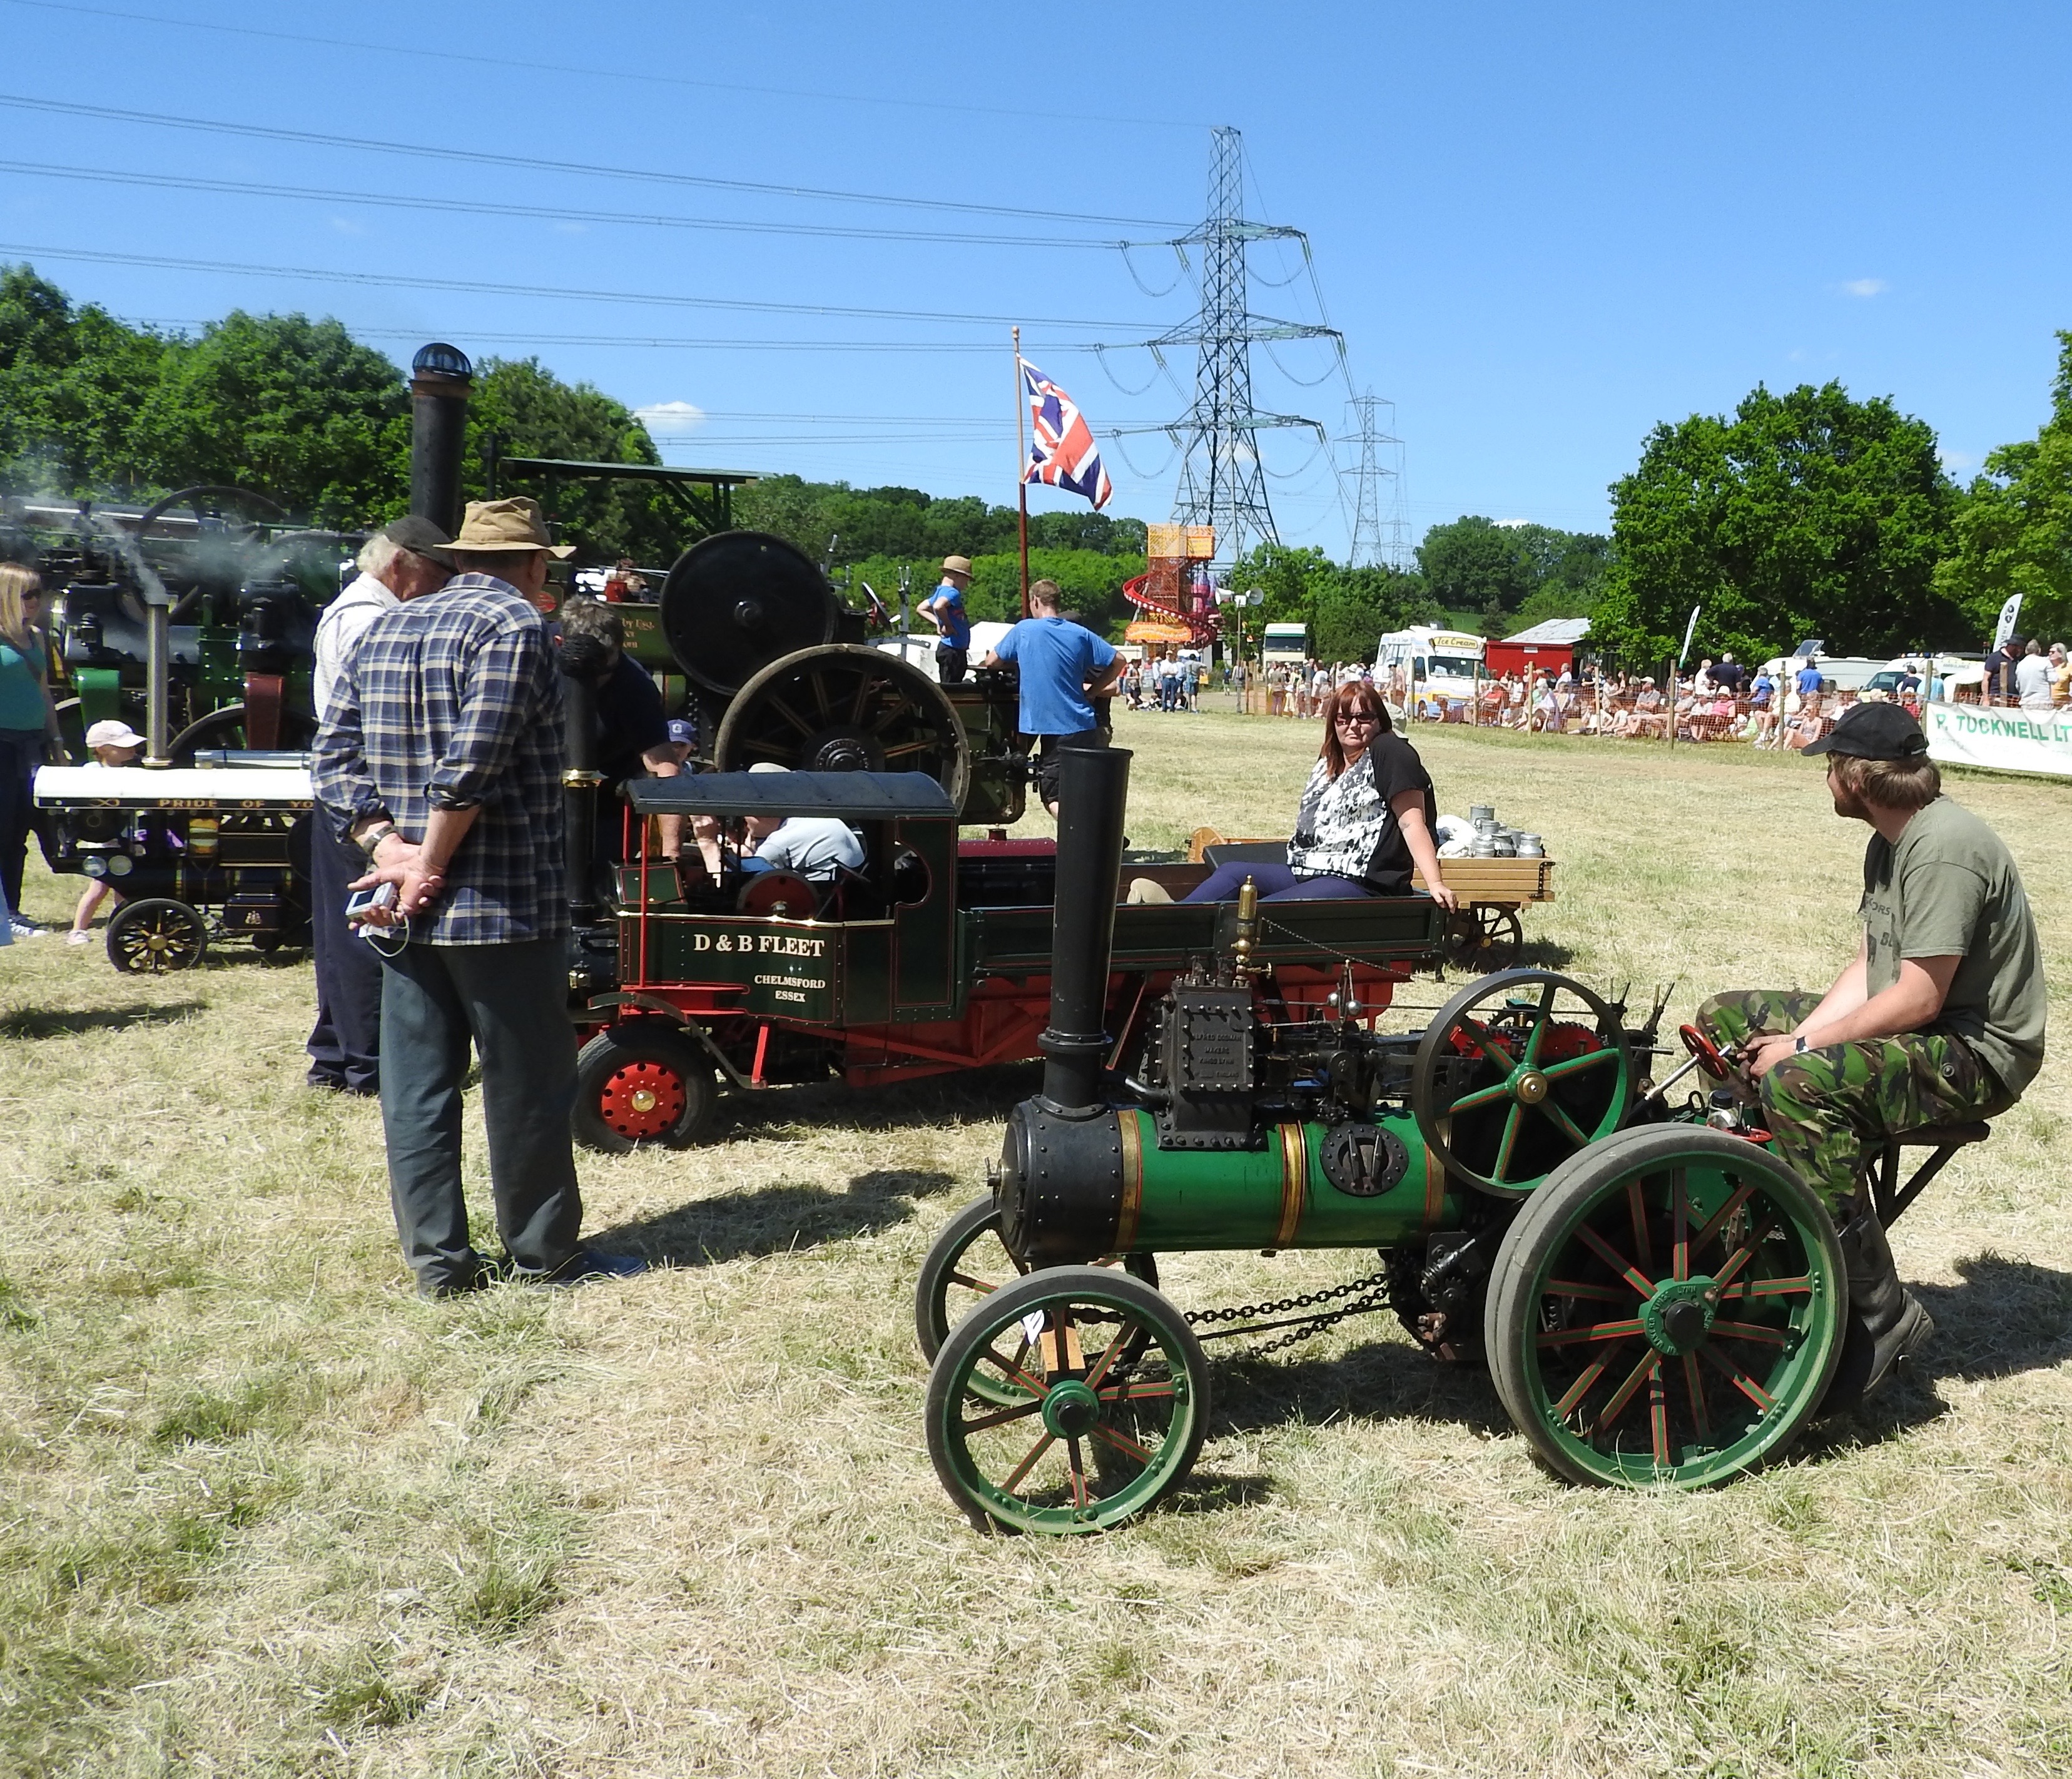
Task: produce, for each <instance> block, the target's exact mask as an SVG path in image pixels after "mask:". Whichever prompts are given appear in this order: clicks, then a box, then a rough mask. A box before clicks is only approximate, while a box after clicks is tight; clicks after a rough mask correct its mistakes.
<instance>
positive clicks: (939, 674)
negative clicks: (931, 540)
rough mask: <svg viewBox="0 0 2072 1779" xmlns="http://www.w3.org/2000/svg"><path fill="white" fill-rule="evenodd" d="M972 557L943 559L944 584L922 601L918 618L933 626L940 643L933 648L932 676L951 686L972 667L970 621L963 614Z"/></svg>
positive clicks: (969, 582)
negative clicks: (933, 665) (924, 619)
mask: <svg viewBox="0 0 2072 1779" xmlns="http://www.w3.org/2000/svg"><path fill="white" fill-rule="evenodd" d="M971 577H972V565H971V558H970V557H968V556H946V557H943V584H942V585H940V586H939V587H938V588H936V589H935V591H934V592H933V593H931V594H929V595H928V597H927V598H925V599H923V601H922V602H921V606H920V610H921V615H922V616H923V617H924V618H927V619H928V620H929V622H931V623H932V624H934V625H935V633H936V634H937V635H939V636H940V637H941V638H942V641H940V642H939V643H937V644H936V645H935V677H936V678H937V679H938V680H940V681H941V682H942V683H943V684H944V685H946V686H953V685H955V684H957V682H958V681H959V680H962V679H963V678H964V671H965V669H966V668H968V666H969V665H970V664H971V618H969V616H968V615H967V614H966V613H965V611H964V589H965V588H966V587H968V586H969V585H971Z"/></svg>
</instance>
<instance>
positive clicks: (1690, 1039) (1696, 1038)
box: [1676, 1025, 1733, 1081]
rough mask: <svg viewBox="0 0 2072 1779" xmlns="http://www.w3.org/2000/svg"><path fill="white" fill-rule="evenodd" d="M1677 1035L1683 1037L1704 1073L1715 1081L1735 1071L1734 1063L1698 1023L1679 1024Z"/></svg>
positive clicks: (1685, 1045) (1694, 1059)
mask: <svg viewBox="0 0 2072 1779" xmlns="http://www.w3.org/2000/svg"><path fill="white" fill-rule="evenodd" d="M1676 1035H1677V1036H1678V1037H1680V1038H1681V1039H1683V1048H1684V1049H1685V1050H1688V1051H1689V1052H1690V1053H1691V1055H1692V1060H1693V1061H1695V1062H1696V1063H1697V1065H1698V1067H1699V1070H1700V1072H1701V1073H1702V1074H1708V1075H1710V1076H1711V1077H1712V1078H1713V1079H1714V1080H1715V1081H1724V1080H1725V1079H1726V1078H1727V1077H1728V1076H1729V1075H1730V1074H1733V1064H1732V1063H1731V1062H1728V1060H1727V1058H1726V1055H1725V1052H1724V1051H1722V1050H1720V1046H1718V1045H1716V1044H1715V1043H1714V1042H1712V1039H1710V1038H1709V1037H1706V1035H1705V1034H1704V1033H1703V1032H1701V1031H1700V1030H1699V1029H1698V1028H1697V1027H1696V1025H1679V1026H1678V1027H1677V1028H1676Z"/></svg>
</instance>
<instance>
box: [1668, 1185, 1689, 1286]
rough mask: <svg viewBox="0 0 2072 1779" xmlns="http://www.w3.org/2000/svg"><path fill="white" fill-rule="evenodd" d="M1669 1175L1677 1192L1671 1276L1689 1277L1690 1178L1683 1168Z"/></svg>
mask: <svg viewBox="0 0 2072 1779" xmlns="http://www.w3.org/2000/svg"><path fill="white" fill-rule="evenodd" d="M1670 1179H1671V1181H1673V1182H1674V1183H1675V1194H1676V1198H1675V1210H1674V1211H1673V1212H1672V1213H1671V1223H1672V1229H1673V1233H1672V1234H1671V1236H1670V1247H1669V1252H1670V1261H1671V1264H1670V1274H1669V1276H1671V1278H1672V1279H1688V1278H1689V1277H1690V1276H1691V1192H1690V1179H1689V1177H1688V1175H1687V1174H1686V1173H1684V1171H1683V1169H1681V1168H1679V1169H1676V1170H1675V1173H1671V1175H1670Z"/></svg>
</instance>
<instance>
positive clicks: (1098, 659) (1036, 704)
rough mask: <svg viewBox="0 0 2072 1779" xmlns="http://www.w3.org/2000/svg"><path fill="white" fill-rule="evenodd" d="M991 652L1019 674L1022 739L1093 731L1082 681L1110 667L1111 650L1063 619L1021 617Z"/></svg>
mask: <svg viewBox="0 0 2072 1779" xmlns="http://www.w3.org/2000/svg"><path fill="white" fill-rule="evenodd" d="M993 653H994V654H996V655H998V656H999V657H1000V658H1001V660H1003V661H1012V662H1013V663H1014V664H1016V666H1017V667H1018V668H1020V669H1021V671H1022V714H1021V718H1020V725H1021V729H1022V733H1023V734H1025V735H1078V734H1080V733H1083V732H1084V731H1085V730H1087V729H1091V728H1092V727H1093V726H1094V707H1093V705H1092V704H1091V701H1089V700H1088V699H1087V693H1086V684H1087V680H1091V679H1094V678H1096V677H1097V676H1100V674H1102V673H1104V672H1107V671H1108V668H1111V667H1112V666H1113V665H1114V664H1115V651H1114V650H1113V649H1112V648H1111V647H1108V644H1107V643H1104V642H1103V641H1102V640H1101V639H1100V638H1099V637H1098V636H1096V635H1094V633H1093V632H1092V631H1090V630H1086V629H1083V628H1082V627H1080V626H1079V625H1077V624H1068V623H1067V622H1065V620H1064V619H1063V618H1023V619H1022V622H1020V623H1018V624H1017V625H1016V626H1015V627H1014V628H1013V629H1012V630H1010V631H1009V632H1008V633H1007V634H1006V635H1005V636H1003V637H1001V639H1000V641H999V642H998V643H997V644H996V645H995V646H994V648H993Z"/></svg>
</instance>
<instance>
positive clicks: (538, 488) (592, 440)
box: [463, 358, 695, 568]
mask: <svg viewBox="0 0 2072 1779" xmlns="http://www.w3.org/2000/svg"><path fill="white" fill-rule="evenodd" d="M467 424H468V446H469V448H468V450H467V457H466V459H465V461H464V462H463V484H464V487H465V488H466V491H467V495H468V498H469V499H481V498H482V495H483V445H484V444H485V443H486V442H487V440H486V435H487V434H488V433H491V432H494V433H495V434H496V438H497V446H498V449H499V450H500V451H501V452H502V453H503V454H504V455H505V456H507V457H559V458H574V459H576V460H577V461H578V462H593V463H660V462H661V461H662V454H661V453H660V451H658V450H656V448H655V441H654V440H653V439H652V438H650V437H649V436H648V429H647V428H646V427H645V426H643V425H641V424H640V422H639V420H638V419H636V418H635V417H634V414H633V412H632V410H631V409H629V408H627V406H626V405H625V404H624V403H623V402H620V401H615V400H614V399H613V398H612V397H611V396H608V395H606V394H605V393H604V392H602V391H601V390H599V389H597V388H594V387H592V386H591V385H590V384H587V383H564V382H563V381H562V380H561V379H560V378H559V377H557V376H555V375H554V373H553V372H551V371H549V370H548V369H547V368H545V366H544V365H542V364H541V363H540V361H539V360H538V359H535V358H524V359H485V360H483V363H482V364H479V365H478V366H477V367H476V369H475V394H474V397H473V399H472V400H471V401H470V402H469V404H468V417H467ZM497 491H498V492H499V493H500V494H504V495H511V494H521V493H522V494H529V495H532V496H533V498H534V499H537V500H538V501H539V502H540V503H541V506H542V507H545V509H546V512H547V516H548V517H549V520H552V521H553V523H554V524H555V525H556V526H557V528H558V535H559V536H561V537H562V538H563V539H564V540H565V541H566V542H568V543H571V544H574V545H575V546H576V548H577V552H578V555H577V560H578V561H582V562H612V561H618V560H619V557H623V556H630V557H633V558H634V560H635V561H637V562H639V563H640V564H641V565H643V567H655V568H666V567H667V566H668V565H669V564H670V563H672V562H673V561H676V557H678V556H679V555H680V554H681V553H682V552H683V550H684V548H685V545H686V544H689V542H690V541H691V540H692V538H693V536H694V532H695V528H694V524H693V521H692V520H690V519H689V517H688V516H686V515H685V513H684V512H683V511H682V510H681V509H680V508H679V507H677V506H676V503H675V497H674V496H673V495H671V494H670V493H669V492H668V490H667V489H666V488H664V487H658V486H657V485H656V483H652V482H609V481H606V482H574V481H565V480H563V481H549V480H547V479H532V478H529V477H528V478H524V479H517V478H513V477H511V476H509V475H505V476H504V477H501V478H500V480H499V482H498V485H497Z"/></svg>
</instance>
